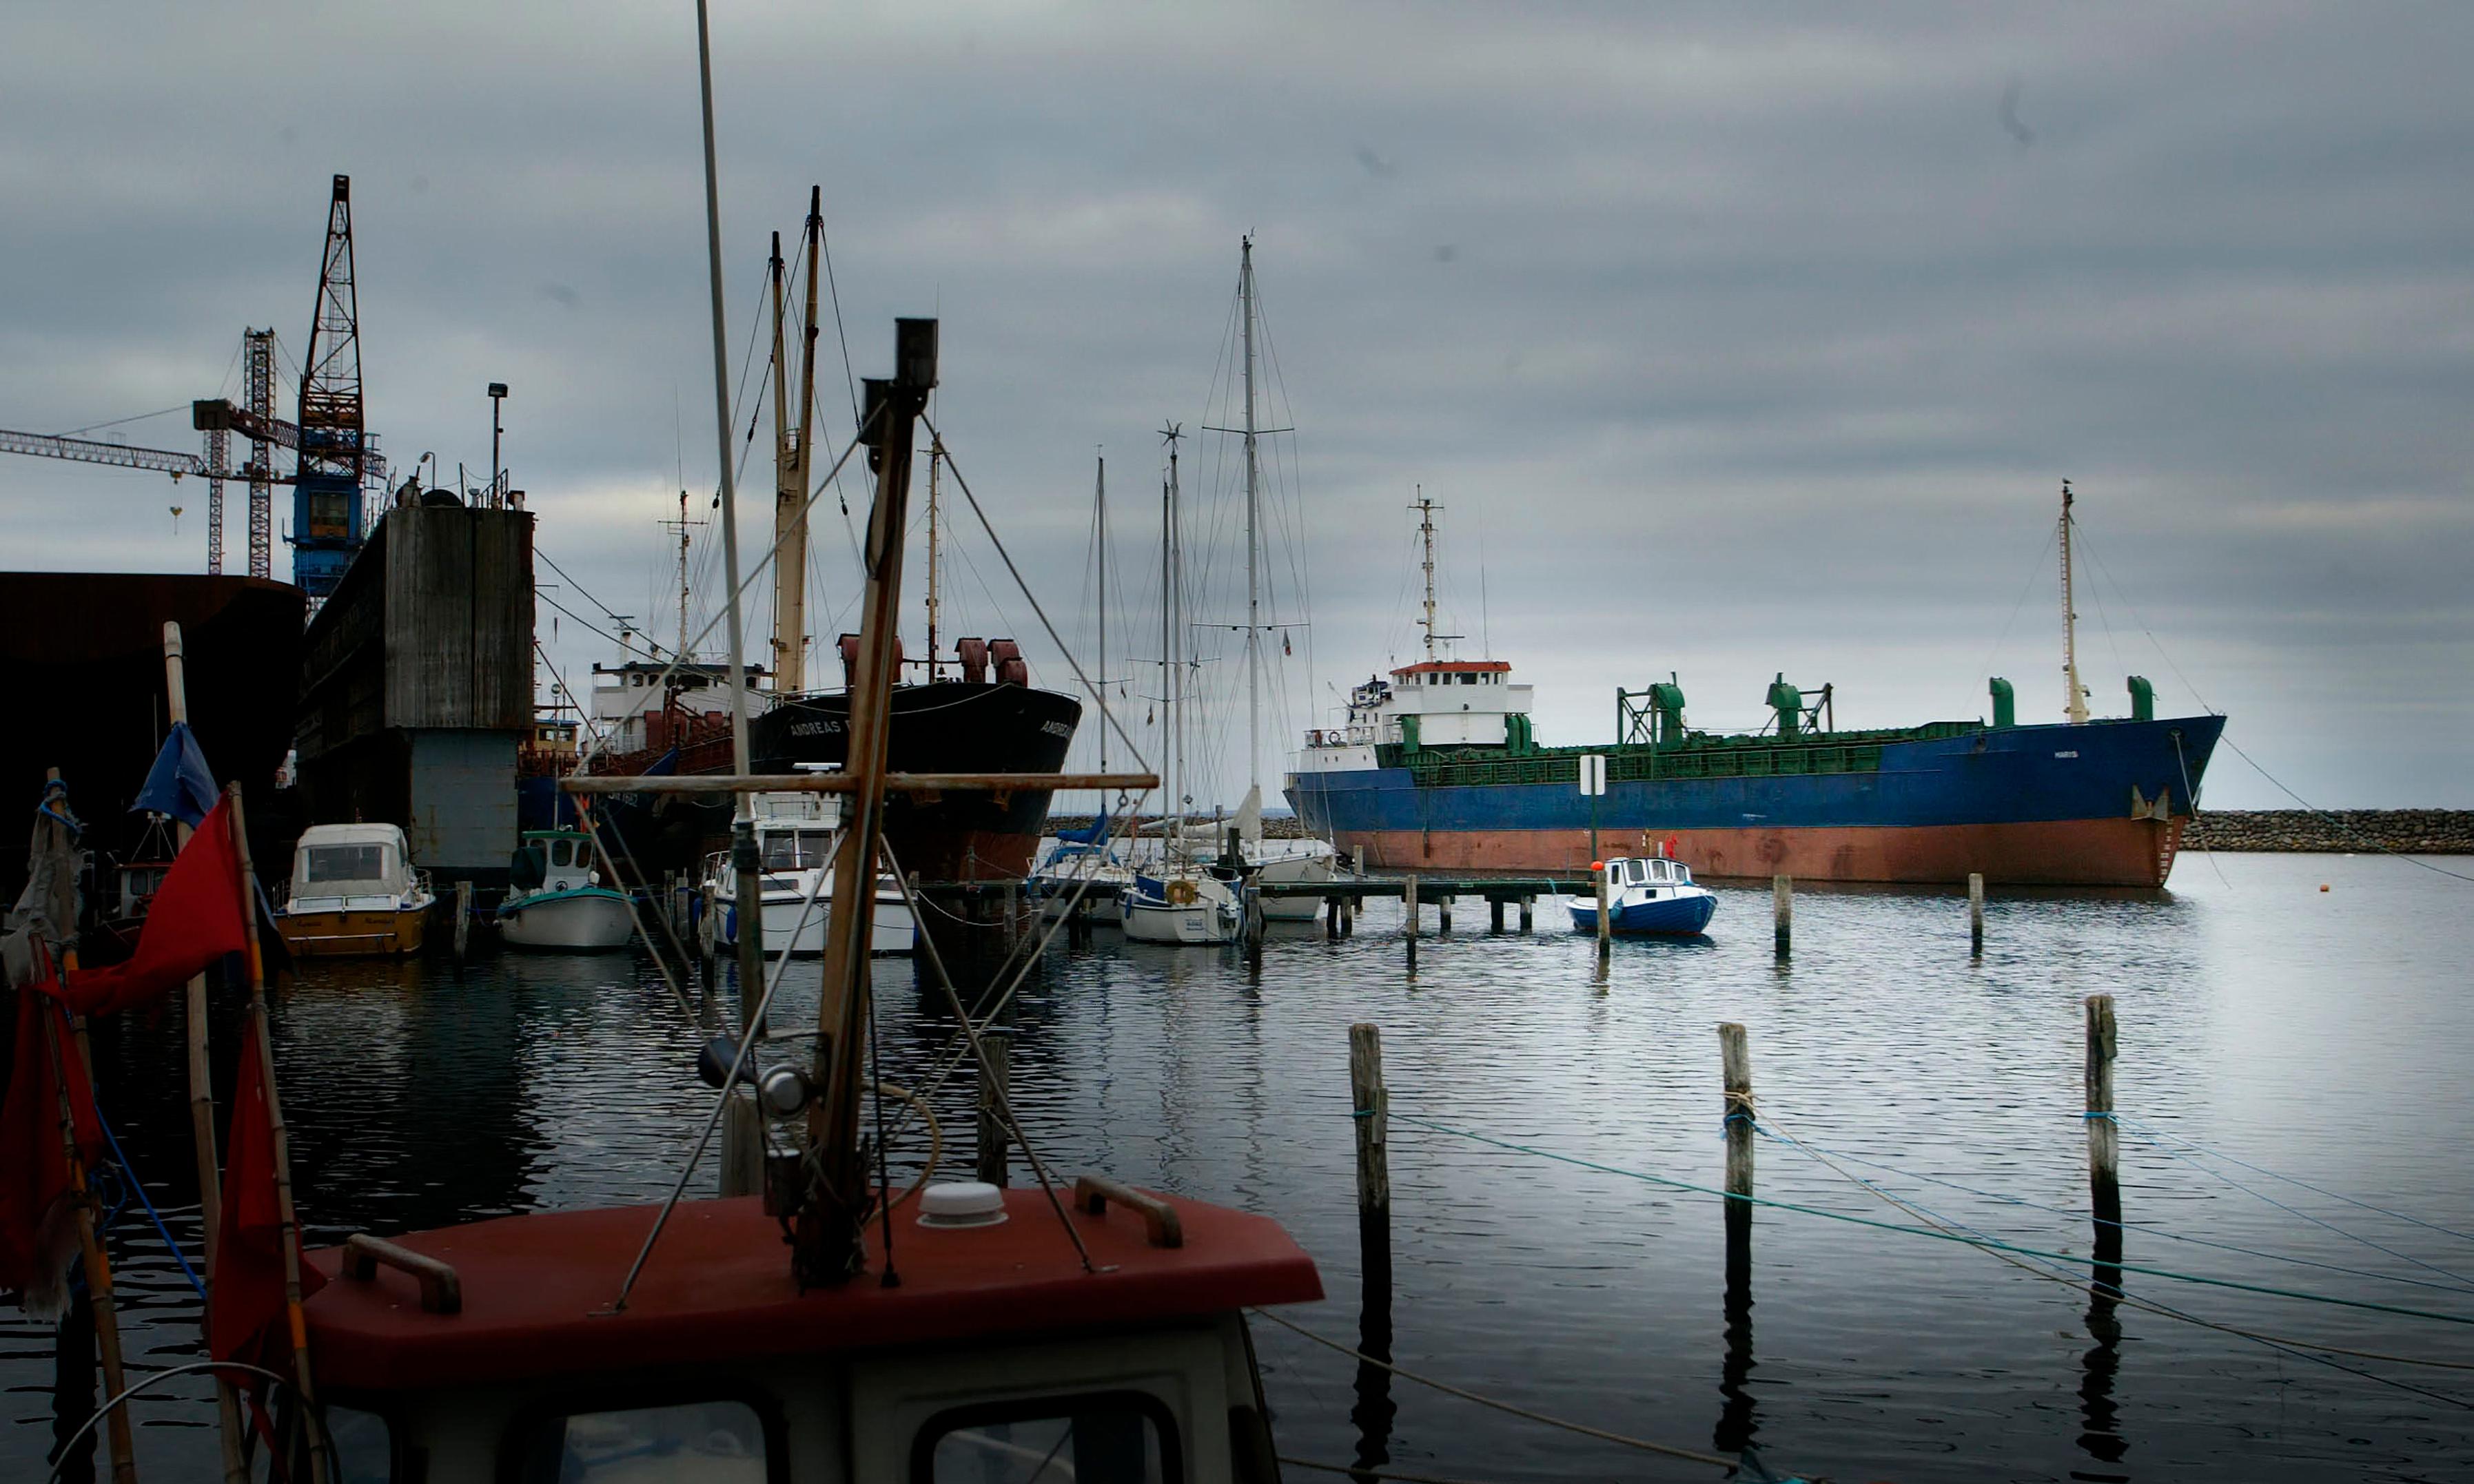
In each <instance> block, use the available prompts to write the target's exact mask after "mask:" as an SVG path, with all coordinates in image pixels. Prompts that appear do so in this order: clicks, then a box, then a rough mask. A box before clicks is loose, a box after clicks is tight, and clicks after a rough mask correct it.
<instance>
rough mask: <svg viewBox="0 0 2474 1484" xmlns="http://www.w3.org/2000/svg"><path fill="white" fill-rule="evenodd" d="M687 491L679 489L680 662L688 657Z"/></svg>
mask: <svg viewBox="0 0 2474 1484" xmlns="http://www.w3.org/2000/svg"><path fill="white" fill-rule="evenodd" d="M688 525H689V521H688V492H687V491H685V490H682V491H679V647H678V651H677V654H678V658H679V659H680V661H681V662H682V663H684V662H685V661H686V660H687V658H688V597H689V584H688V542H689V535H688Z"/></svg>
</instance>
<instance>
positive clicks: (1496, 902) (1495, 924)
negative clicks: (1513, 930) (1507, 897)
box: [1486, 897, 1503, 933]
mask: <svg viewBox="0 0 2474 1484" xmlns="http://www.w3.org/2000/svg"><path fill="white" fill-rule="evenodd" d="M1486 930H1487V931H1488V932H1490V933H1499V932H1501V931H1503V898H1500V897H1490V898H1487V899H1486Z"/></svg>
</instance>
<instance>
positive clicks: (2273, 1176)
mask: <svg viewBox="0 0 2474 1484" xmlns="http://www.w3.org/2000/svg"><path fill="white" fill-rule="evenodd" d="M2124 1126H2125V1127H2127V1128H2129V1129H2131V1130H2132V1131H2133V1132H2135V1133H2138V1134H2141V1135H2144V1136H2146V1137H2148V1138H2151V1139H2153V1138H2160V1137H2161V1138H2170V1139H2171V1140H2173V1141H2174V1142H2175V1143H2178V1144H2183V1145H2186V1146H2188V1147H2189V1148H2192V1149H2195V1150H2196V1151H2198V1152H2199V1153H2201V1154H2203V1155H2206V1156H2207V1157H2209V1158H2210V1159H2212V1160H2222V1161H2225V1162H2226V1163H2228V1164H2239V1165H2241V1166H2242V1167H2243V1168H2244V1169H2246V1170H2249V1171H2251V1172H2253V1173H2254V1174H2260V1175H2266V1176H2267V1177H2268V1179H2270V1180H2280V1181H2283V1182H2284V1183H2285V1184H2287V1185H2298V1186H2300V1187H2301V1188H2302V1189H2305V1190H2308V1191H2310V1192H2311V1193H2312V1194H2313V1195H2324V1196H2326V1197H2327V1198H2328V1199H2330V1200H2332V1201H2342V1202H2344V1203H2345V1204H2346V1205H2348V1206H2356V1207H2360V1208H2361V1209H2364V1210H2366V1211H2375V1212H2377V1213H2378V1214H2380V1215H2383V1216H2386V1217H2389V1219H2390V1220H2394V1221H2402V1222H2404V1223H2406V1224H2407V1225H2408V1226H2416V1227H2421V1228H2424V1229H2425V1230H2427V1231H2432V1232H2438V1233H2440V1234H2442V1235H2444V1236H2453V1237H2456V1238H2457V1239H2458V1240H2460V1241H2464V1242H2474V1233H2468V1232H2460V1231H2458V1230H2457V1229H2456V1228H2454V1227H2443V1226H2441V1225H2439V1224H2438V1222H2436V1221H2425V1220H2423V1219H2422V1218H2421V1217H2419V1216H2409V1215H2407V1214H2406V1213H2405V1212H2404V1211H2401V1210H2390V1209H2388V1208H2387V1207H2385V1206H2374V1205H2372V1204H2371V1203H2370V1202H2368V1201H2358V1200H2356V1199H2354V1198H2353V1197H2352V1196H2350V1195H2343V1194H2341V1193H2339V1192H2337V1191H2335V1190H2329V1189H2325V1188H2323V1187H2321V1186H2318V1185H2313V1184H2311V1183H2310V1182H2309V1181H2307V1180H2296V1179H2294V1178H2293V1177H2292V1176H2291V1175H2280V1174H2278V1173H2277V1172H2276V1171H2274V1170H2272V1169H2269V1168H2268V1167H2267V1166H2265V1165H2259V1164H2253V1163H2251V1162H2250V1161H2247V1160H2242V1159H2237V1158H2235V1157H2234V1156H2232V1155H2229V1154H2226V1153H2225V1152H2223V1151H2222V1150H2219V1149H2211V1148H2209V1147H2208V1146H2207V1145H2205V1144H2201V1143H2198V1142H2196V1141H2195V1140H2193V1139H2188V1138H2185V1137H2182V1136H2181V1135H2179V1134H2175V1133H2173V1132H2171V1130H2168V1129H2160V1128H2157V1127H2155V1126H2154V1125H2152V1124H2147V1123H2142V1122H2140V1121H2139V1120H2138V1119H2136V1118H2133V1119H2131V1120H2129V1121H2128V1122H2127V1123H2126V1124H2125V1125H2124ZM2218 1178H2219V1179H2222V1178H2223V1177H2222V1176H2219V1177H2218ZM2449 1276H2450V1277H2452V1278H2454V1277H2456V1276H2457V1275H2456V1274H2453V1273H2452V1274H2450V1275H2449Z"/></svg>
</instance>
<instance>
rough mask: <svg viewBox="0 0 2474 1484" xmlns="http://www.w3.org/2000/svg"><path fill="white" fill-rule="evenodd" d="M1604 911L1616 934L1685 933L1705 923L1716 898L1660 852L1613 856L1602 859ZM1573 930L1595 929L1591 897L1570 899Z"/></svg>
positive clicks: (1594, 904)
mask: <svg viewBox="0 0 2474 1484" xmlns="http://www.w3.org/2000/svg"><path fill="white" fill-rule="evenodd" d="M1606 870H1607V903H1608V911H1609V912H1610V913H1611V914H1612V915H1613V918H1614V922H1613V924H1612V926H1613V931H1615V932H1618V933H1679V934H1684V935H1686V936H1689V935H1691V934H1693V933H1697V932H1699V931H1701V929H1703V928H1705V927H1707V926H1709V925H1710V914H1712V913H1714V912H1716V911H1717V910H1718V898H1717V897H1716V895H1715V894H1713V893H1712V892H1711V891H1710V889H1709V888H1708V887H1706V886H1695V885H1693V884H1692V869H1691V868H1690V867H1688V866H1686V865H1685V864H1684V863H1683V862H1682V861H1680V860H1668V859H1665V858H1664V857H1662V856H1656V857H1650V858H1647V859H1639V858H1634V857H1630V856H1617V857H1616V858H1614V859H1613V860H1610V861H1608V862H1607V863H1606ZM1571 905H1572V927H1573V930H1574V931H1576V932H1584V933H1594V932H1596V931H1597V930H1598V904H1597V901H1596V900H1595V899H1594V898H1588V897H1575V898H1572V903H1571Z"/></svg>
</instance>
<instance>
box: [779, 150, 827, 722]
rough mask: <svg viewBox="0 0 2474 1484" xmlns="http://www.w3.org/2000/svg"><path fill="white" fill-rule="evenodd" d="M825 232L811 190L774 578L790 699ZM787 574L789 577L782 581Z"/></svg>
mask: <svg viewBox="0 0 2474 1484" xmlns="http://www.w3.org/2000/svg"><path fill="white" fill-rule="evenodd" d="M824 231H825V188H824V187H823V186H821V185H812V186H810V187H809V188H808V242H807V253H808V296H807V305H806V308H805V309H804V310H803V311H802V313H801V318H800V320H799V436H798V441H797V442H796V443H792V444H791V445H790V480H789V484H788V488H787V489H785V490H784V491H783V492H782V494H781V496H780V499H781V501H782V503H781V505H780V506H779V508H778V509H777V511H776V515H775V523H776V526H777V529H776V531H775V533H774V534H775V535H776V536H777V537H778V538H779V540H778V542H777V544H778V545H779V546H780V548H781V549H780V550H779V551H777V552H775V553H774V557H773V560H774V562H776V563H777V565H776V567H775V572H776V574H777V575H780V576H781V580H782V581H784V582H785V583H787V584H788V586H789V589H790V612H791V615H792V616H793V618H794V619H795V620H796V622H795V624H794V625H793V626H792V628H791V630H790V633H789V640H790V652H789V655H788V658H786V659H785V660H784V661H783V664H782V669H781V673H780V674H779V675H778V676H777V677H776V678H775V680H774V682H773V684H774V688H775V689H777V690H780V691H782V692H784V693H785V694H791V693H795V692H798V691H801V690H805V689H806V688H807V679H808V479H809V477H810V471H811V470H812V469H813V468H814V467H815V448H814V442H815V431H816V259H817V258H818V257H819V256H821V255H822V254H821V253H819V252H818V251H816V244H817V242H818V240H819V239H821V238H822V237H823V236H824ZM782 574H787V575H782Z"/></svg>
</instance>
